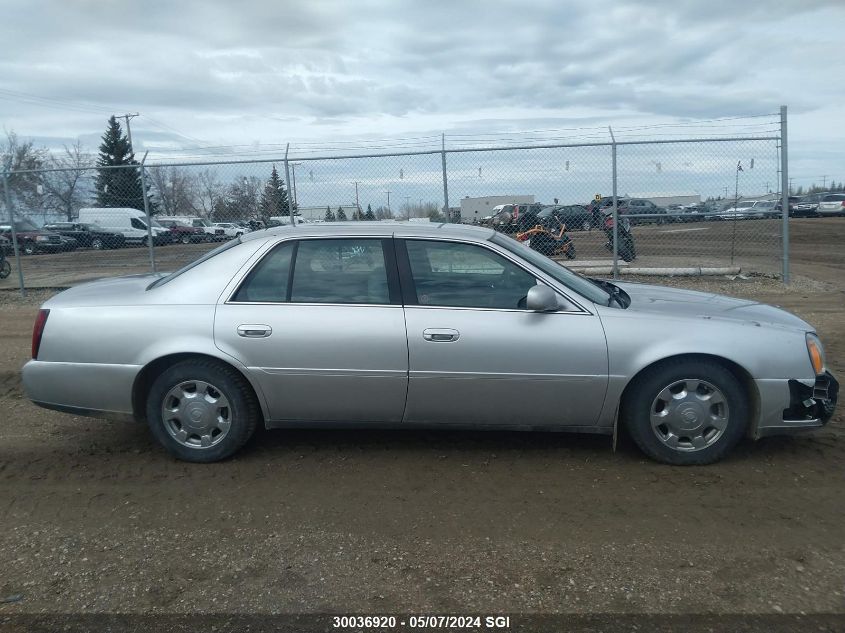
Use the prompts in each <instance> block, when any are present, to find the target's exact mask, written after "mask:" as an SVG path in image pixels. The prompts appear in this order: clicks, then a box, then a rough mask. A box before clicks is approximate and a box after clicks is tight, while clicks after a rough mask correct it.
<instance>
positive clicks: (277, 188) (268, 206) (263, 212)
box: [258, 165, 295, 222]
mask: <svg viewBox="0 0 845 633" xmlns="http://www.w3.org/2000/svg"><path fill="white" fill-rule="evenodd" d="M258 213H259V215H260V216H261V219H262V220H263V221H264V222H267V220H269V219H270V218H271V217H273V216H286V215H288V216H289V215H290V210H289V209H288V192H287V189H285V183H284V181H283V180H282V179H281V178H279V172H278V171H277V170H276V166H275V165H273V171H271V172H270V178H269V180H267V184H266V185H264V191H263V192H262V193H261V202H259V204H258ZM294 215H295V214H294Z"/></svg>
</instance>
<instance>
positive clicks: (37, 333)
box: [32, 310, 50, 359]
mask: <svg viewBox="0 0 845 633" xmlns="http://www.w3.org/2000/svg"><path fill="white" fill-rule="evenodd" d="M48 316H50V311H49V310H39V311H38V317H36V319H35V327H33V328H32V358H33V359H37V358H38V349H39V348H40V347H41V336H42V335H43V334H44V326H45V325H46V324H47V317H48Z"/></svg>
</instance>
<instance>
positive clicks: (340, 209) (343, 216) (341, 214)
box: [337, 207, 347, 222]
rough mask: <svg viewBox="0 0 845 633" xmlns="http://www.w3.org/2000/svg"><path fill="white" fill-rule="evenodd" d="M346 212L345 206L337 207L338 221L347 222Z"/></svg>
mask: <svg viewBox="0 0 845 633" xmlns="http://www.w3.org/2000/svg"><path fill="white" fill-rule="evenodd" d="M346 219H347V218H346V213H344V212H343V207H338V208H337V221H338V222H346Z"/></svg>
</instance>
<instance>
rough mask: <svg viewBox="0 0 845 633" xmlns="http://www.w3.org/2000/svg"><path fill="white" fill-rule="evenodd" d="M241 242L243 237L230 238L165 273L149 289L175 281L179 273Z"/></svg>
mask: <svg viewBox="0 0 845 633" xmlns="http://www.w3.org/2000/svg"><path fill="white" fill-rule="evenodd" d="M240 243H241V238H239V237H236V238H235V239H233V240H230V241H228V242H224V243H223V244H221V245H220V246H218V247H217V248H215V249H213V250H210V251H208V252H207V253H206V254H205V255H203V256H202V257H200V258H199V259H195V260H194V261H192V262H191V263H190V264H188V265H187V266H184V267H183V268H180V269H179V270H177V271H174V272H172V273H170V274H169V275H165V276H164V277H160V278H159V279H156V280H155V281H154V282H153V283H151V284H150V285H149V286H147V290H152V289H153V288H158V287H159V286H163V285H164V284H166V283H169V282H171V281H173V280H174V279H176V278H177V277H178V276H179V275H181V274H183V273H186V272H188V271H189V270H191V268H193V267H194V266H199V265H200V264H202V263H203V262H207V261H208V260H209V259H211V258H212V257H214V256H215V255H219V254H220V253H222V252H223V251H228V250H229V249H230V248H233V247H235V246H237V245H238V244H240Z"/></svg>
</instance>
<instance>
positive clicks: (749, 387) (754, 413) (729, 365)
mask: <svg viewBox="0 0 845 633" xmlns="http://www.w3.org/2000/svg"><path fill="white" fill-rule="evenodd" d="M696 360H699V361H701V360H708V361H714V362H716V363H719V364H720V365H722V366H723V367H725V369H727V370H728V371H730V372H731V373H732V374H733V375H734V376H735V377H736V378H737V380H739V382H740V384H741V385H742V389H743V391H744V392H745V394H746V395H747V396H748V403H749V410H750V416H749V420H748V426H747V428H746V429H745V434H746V435H747V436H749V437H752V436H753V433H754V430H755V429H756V428H757V424H758V422H759V420H760V392H759V391H758V390H757V385H756V384H755V383H754V378H752V376H751V373H750V372H749V371H748V370H747V369H746V368H745V367H743V366H742V365H740V364H739V363H737V362H736V361H733V360H731V359H729V358H725V357H724V356H718V355H717V354H701V353H696V354H676V355H674V356H667V357H664V358H661V359H659V360H655V361H653V362H651V363H649V364H648V365H646V366H645V367H643V368H641V369H640V370H639V371H638V372H637V373H636V374H634V375H633V376H632V377H631V379H630V380H629V381H628V382H627V384H626V385H625V388H624V389H623V390H622V394H621V395H620V396H619V403H618V406H617V414H616V418H615V420H614V423H613V425H614V429H613V432H614V436H615V435H616V433H617V432H618V426H619V421H620V417H621V411H622V404H623V403H624V402H625V399H626V398H627V397H628V396H629V395H630V394H631V392H632V391H633V390H634V389H636V386H637V382H638V381H639V379H640V378H642V377H643V376H644V375H645V374H646V373H647V372H649V371H652V370H654V369H656V368H658V367H662V366H664V365H667V364H671V363H674V362H678V361H696Z"/></svg>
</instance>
